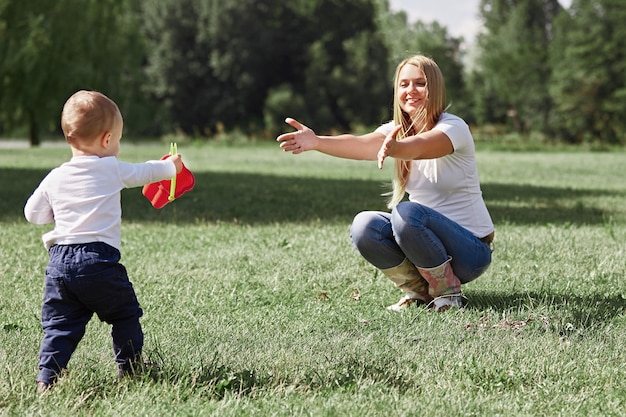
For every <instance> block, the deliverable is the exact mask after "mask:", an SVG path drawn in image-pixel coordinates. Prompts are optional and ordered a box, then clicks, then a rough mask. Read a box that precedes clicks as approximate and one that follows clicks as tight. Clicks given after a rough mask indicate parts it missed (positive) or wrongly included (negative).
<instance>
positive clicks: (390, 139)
mask: <svg viewBox="0 0 626 417" xmlns="http://www.w3.org/2000/svg"><path fill="white" fill-rule="evenodd" d="M401 128H402V125H398V126H396V127H394V128H393V130H392V131H391V133H389V134H388V135H387V137H386V138H385V140H384V141H383V144H382V145H381V146H380V150H379V151H378V169H383V162H385V158H387V157H388V156H392V152H393V149H394V147H395V146H396V144H397V143H398V141H397V140H396V135H397V134H398V132H399V131H400V129H401Z"/></svg>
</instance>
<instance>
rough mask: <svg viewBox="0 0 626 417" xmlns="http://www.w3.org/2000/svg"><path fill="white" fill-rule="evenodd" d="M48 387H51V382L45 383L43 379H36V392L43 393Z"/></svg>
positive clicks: (48, 389)
mask: <svg viewBox="0 0 626 417" xmlns="http://www.w3.org/2000/svg"><path fill="white" fill-rule="evenodd" d="M50 388H52V384H47V383H45V382H43V381H37V392H38V393H40V394H45V393H46V392H48V391H50Z"/></svg>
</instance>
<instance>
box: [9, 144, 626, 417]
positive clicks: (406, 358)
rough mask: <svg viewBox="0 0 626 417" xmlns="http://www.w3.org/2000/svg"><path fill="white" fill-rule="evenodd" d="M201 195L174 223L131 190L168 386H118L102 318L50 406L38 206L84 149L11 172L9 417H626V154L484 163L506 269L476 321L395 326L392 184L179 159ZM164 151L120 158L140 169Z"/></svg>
mask: <svg viewBox="0 0 626 417" xmlns="http://www.w3.org/2000/svg"><path fill="white" fill-rule="evenodd" d="M178 148H179V152H180V153H181V154H183V158H184V160H185V162H186V164H187V166H188V167H189V168H190V169H191V170H192V171H193V172H194V174H195V175H196V180H197V184H196V188H195V189H194V190H193V191H192V192H191V193H189V194H187V195H185V196H183V197H182V198H181V199H179V200H177V201H175V202H173V203H172V204H170V205H168V206H166V207H165V208H163V209H162V210H155V209H154V208H152V207H151V206H150V204H149V203H148V201H147V200H146V199H145V198H143V196H142V195H141V191H140V189H131V190H124V191H123V193H122V204H123V213H124V217H123V219H124V221H123V227H122V262H123V263H124V264H125V265H126V267H127V269H128V271H129V275H130V277H131V280H132V281H133V283H134V285H135V289H136V291H137V295H138V297H139V301H140V302H141V304H142V307H143V309H144V312H145V315H144V318H143V320H142V324H143V327H144V332H145V335H146V344H145V354H146V357H147V358H148V359H149V360H151V361H153V362H155V363H157V364H158V365H159V366H160V371H159V372H157V373H155V374H154V375H152V376H150V377H148V376H146V377H144V378H141V379H136V380H123V381H121V382H118V381H117V378H116V373H115V366H114V364H113V362H112V353H111V350H110V336H109V328H108V326H107V325H106V324H103V323H100V322H99V321H98V320H97V319H96V318H94V319H92V321H91V322H90V324H89V326H88V329H87V334H86V336H85V338H84V339H83V341H82V342H81V344H80V345H79V347H78V350H77V351H76V353H75V354H74V356H73V358H72V360H71V362H70V366H69V374H68V375H67V376H65V377H63V378H62V379H61V380H60V382H59V384H58V385H57V386H56V387H55V389H54V390H52V391H51V392H49V393H48V394H46V395H43V396H41V395H39V394H37V393H36V391H35V384H34V378H35V376H36V367H37V352H38V349H39V343H40V339H41V336H42V332H41V327H40V321H39V316H40V307H41V297H42V292H43V287H42V285H43V271H44V268H45V265H46V262H47V256H46V252H45V250H44V248H43V245H42V242H41V235H42V234H43V233H44V232H46V231H47V230H49V229H50V226H33V225H30V224H28V223H27V222H26V220H25V219H24V217H23V213H22V209H23V205H24V203H25V201H26V199H27V198H28V196H29V195H30V193H31V192H32V191H33V190H34V188H35V187H36V186H37V185H38V183H39V182H40V180H41V179H42V178H43V176H44V175H45V174H46V173H47V172H48V171H49V170H50V169H51V168H52V167H54V166H57V165H59V164H60V163H62V162H64V161H65V160H67V159H68V158H69V150H68V149H66V148H65V147H44V148H41V149H3V152H2V153H0V184H1V185H0V187H1V188H0V190H1V191H0V223H1V224H0V239H1V240H0V242H1V243H0V277H1V278H0V294H1V295H0V415H6V416H31V415H33V416H34V415H41V416H56V415H77V416H78V415H80V416H84V415H85V416H109V415H110V416H122V415H123V416H140V415H150V416H153V415H154V416H165V415H176V416H206V415H219V416H393V415H416V416H419V415H429V416H448V415H463V416H578V415H581V416H582V415H585V416H621V415H624V410H625V409H626V382H625V381H626V366H625V364H626V350H625V349H624V341H625V336H624V335H625V334H626V314H625V311H624V308H625V306H626V299H625V298H626V281H625V280H624V277H625V274H626V253H625V245H624V243H625V242H626V227H625V225H626V181H625V180H624V178H626V163H625V162H626V153H624V152H620V151H618V152H612V153H594V152H575V151H558V152H556V151H554V152H533V153H530V152H514V153H513V152H511V153H507V152H501V151H488V150H483V151H480V150H479V152H478V162H479V169H480V174H481V180H482V185H483V192H484V196H485V200H486V202H487V205H488V207H489V209H490V211H491V213H492V217H493V219H494V221H495V223H496V241H495V252H494V261H493V264H492V266H491V268H490V269H489V270H488V271H487V272H486V274H485V275H483V276H482V277H481V278H479V279H477V280H476V281H474V282H472V283H469V284H467V285H466V286H464V294H465V295H466V296H467V298H468V300H469V302H468V305H467V307H466V308H465V309H462V310H458V311H456V310H455V311H448V312H445V313H442V314H435V313H430V312H427V311H426V310H422V309H417V308H416V309H414V310H411V311H408V312H405V313H403V314H396V313H391V312H388V311H386V310H385V306H387V305H389V304H391V303H394V302H395V301H397V299H398V298H399V297H400V295H401V294H400V293H399V291H398V290H396V289H395V288H394V287H393V285H392V284H391V283H390V282H389V281H387V279H386V278H385V277H384V276H383V275H382V274H381V273H379V272H377V271H376V270H375V269H374V268H373V267H371V266H370V265H368V264H367V263H366V262H365V261H364V260H362V259H361V258H360V256H359V255H358V253H357V252H356V251H355V250H354V249H353V248H352V246H351V243H350V240H349V235H348V228H349V225H350V222H351V220H352V218H353V216H354V215H355V214H356V213H357V212H359V211H361V210H378V209H384V206H385V205H384V200H383V198H382V197H381V196H380V194H381V193H383V192H384V191H386V190H387V188H386V183H387V182H388V180H389V179H390V176H391V169H390V168H391V165H392V164H388V166H387V167H386V168H385V169H384V170H383V171H378V170H377V169H376V167H375V163H373V162H357V161H345V160H340V159H335V158H331V157H327V156H324V155H321V154H316V153H307V154H303V155H300V156H293V155H288V154H284V153H282V152H281V151H280V150H279V149H278V147H277V145H276V144H266V143H261V144H255V143H252V144H249V145H247V146H244V145H242V144H230V145H229V144H228V143H214V144H212V145H192V144H182V145H181V144H179V146H178ZM167 149H168V147H167V145H164V144H161V145H158V146H157V145H144V146H135V145H130V144H124V143H123V145H122V153H121V159H124V160H128V161H142V160H145V159H156V158H159V157H160V156H161V155H162V154H163V153H165V152H166V151H167Z"/></svg>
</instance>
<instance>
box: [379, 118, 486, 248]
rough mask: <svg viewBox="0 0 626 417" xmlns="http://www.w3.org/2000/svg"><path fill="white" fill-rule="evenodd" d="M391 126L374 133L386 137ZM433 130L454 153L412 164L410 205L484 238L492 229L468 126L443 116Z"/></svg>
mask: <svg viewBox="0 0 626 417" xmlns="http://www.w3.org/2000/svg"><path fill="white" fill-rule="evenodd" d="M394 126H395V123H394V122H393V121H391V122H389V123H385V124H384V125H382V126H380V127H379V128H378V129H376V132H379V133H382V134H384V135H385V136H387V135H388V134H389V133H391V131H392V130H393V128H394ZM433 129H436V130H440V131H442V132H443V133H445V134H446V135H447V136H448V137H449V138H450V141H451V142H452V146H453V147H454V151H453V152H452V153H451V154H450V155H446V156H443V157H441V158H436V159H421V160H415V161H412V164H411V175H410V177H409V180H408V182H407V185H406V192H407V193H408V194H409V201H414V202H417V203H420V204H423V205H425V206H427V207H430V208H432V209H433V210H437V211H438V212H439V213H441V214H443V215H444V216H446V217H448V218H449V219H451V220H453V221H455V222H457V223H458V224H460V225H461V226H463V227H465V228H466V229H468V230H469V231H471V232H472V233H473V234H474V236H477V237H479V238H482V237H484V236H487V235H488V234H489V233H491V232H492V231H493V229H494V227H493V222H492V220H491V216H490V215H489V211H488V210H487V207H486V206H485V202H484V201H483V197H482V191H481V189H480V182H479V178H478V168H477V166H476V156H475V149H474V138H473V137H472V134H471V132H470V129H469V126H468V125H467V123H465V121H464V120H463V119H461V118H460V117H458V116H455V115H453V114H449V113H443V114H442V115H441V117H440V118H439V122H437V124H436V125H435V127H434V128H433Z"/></svg>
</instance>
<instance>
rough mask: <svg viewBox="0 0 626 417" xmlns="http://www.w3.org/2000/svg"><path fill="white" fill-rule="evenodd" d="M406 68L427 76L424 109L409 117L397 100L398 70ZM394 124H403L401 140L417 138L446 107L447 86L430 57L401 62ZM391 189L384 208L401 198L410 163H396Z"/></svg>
mask: <svg viewBox="0 0 626 417" xmlns="http://www.w3.org/2000/svg"><path fill="white" fill-rule="evenodd" d="M405 65H415V66H416V67H417V68H419V69H421V70H422V71H423V72H424V75H425V76H426V98H427V100H426V106H425V107H424V108H423V109H422V110H421V111H420V112H419V113H418V114H416V115H414V116H413V118H411V116H410V115H409V114H408V113H406V112H405V111H403V110H402V109H401V108H400V101H399V100H398V93H397V91H398V83H399V77H400V71H401V70H402V68H404V66H405ZM393 91H394V98H393V121H394V123H395V125H396V126H397V125H402V129H400V132H399V133H398V135H397V136H396V138H397V139H398V140H402V139H404V138H406V137H408V136H413V135H417V134H419V133H422V132H426V131H428V130H430V129H432V128H433V127H434V126H435V125H436V124H437V121H438V120H439V117H440V116H441V113H443V112H444V111H445V108H446V85H445V82H444V79H443V74H442V73H441V70H440V69H439V66H438V65H437V63H436V62H435V61H433V60H432V59H431V58H428V57H426V56H423V55H414V56H411V57H409V58H406V59H405V60H403V61H402V62H400V63H399V64H398V66H397V68H396V75H395V77H394V85H393ZM394 171H395V172H394V178H393V181H392V186H393V190H392V191H391V192H390V193H389V196H390V197H389V201H388V202H387V207H389V208H393V207H395V206H396V205H397V204H398V203H399V202H400V201H402V199H403V198H404V193H405V190H406V184H407V181H408V180H409V176H410V175H411V161H403V160H399V159H396V160H395V169H394Z"/></svg>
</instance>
